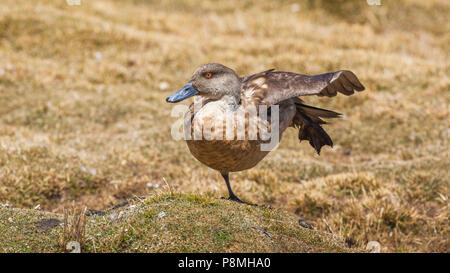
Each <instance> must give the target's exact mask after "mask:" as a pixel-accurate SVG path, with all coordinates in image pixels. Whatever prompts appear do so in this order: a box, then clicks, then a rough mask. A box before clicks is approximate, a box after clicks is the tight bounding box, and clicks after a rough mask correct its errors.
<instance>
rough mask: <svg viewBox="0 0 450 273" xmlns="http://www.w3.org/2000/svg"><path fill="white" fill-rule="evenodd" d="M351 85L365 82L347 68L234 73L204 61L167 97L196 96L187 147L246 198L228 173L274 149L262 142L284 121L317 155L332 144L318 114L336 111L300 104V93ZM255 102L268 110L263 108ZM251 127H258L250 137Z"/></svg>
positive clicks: (187, 123) (347, 90) (347, 91)
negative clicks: (312, 72) (322, 71)
mask: <svg viewBox="0 0 450 273" xmlns="http://www.w3.org/2000/svg"><path fill="white" fill-rule="evenodd" d="M355 90H356V91H363V90H364V86H363V85H362V84H361V82H360V81H359V80H358V78H357V77H356V75H355V74H354V73H353V72H351V71H348V70H339V71H336V72H330V73H325V74H320V75H314V76H309V75H303V74H297V73H293V72H283V71H275V70H274V69H271V70H267V71H263V72H260V73H257V74H253V75H250V76H244V77H239V76H238V75H237V74H236V73H235V72H234V71H233V70H232V69H230V68H228V67H226V66H224V65H222V64H218V63H209V64H205V65H202V66H200V67H199V68H197V70H195V72H194V74H193V75H192V77H191V79H190V81H189V82H188V83H187V84H186V85H185V86H184V87H183V88H181V89H180V90H179V91H178V92H176V93H174V94H173V95H171V96H169V97H167V99H166V101H167V102H169V103H176V102H180V101H182V100H185V99H187V98H189V97H192V96H199V97H201V99H200V100H198V99H197V100H195V101H194V103H192V104H191V105H190V107H189V110H187V111H186V115H185V118H184V129H185V134H186V135H185V136H186V138H185V139H186V142H187V145H188V148H189V150H190V152H191V154H192V155H193V156H194V157H195V158H196V159H198V160H199V161H200V162H202V163H203V164H205V165H207V166H209V167H210V168H212V169H214V170H217V171H219V172H220V173H221V175H222V177H223V178H224V180H225V183H226V185H227V189H228V193H229V198H228V199H229V200H232V201H236V202H239V203H246V204H248V203H247V202H244V201H242V200H240V199H239V198H238V197H237V196H236V195H235V194H234V193H233V191H232V189H231V185H230V181H229V173H230V172H237V171H242V170H246V169H250V168H252V167H254V166H255V165H256V164H257V163H258V162H260V161H261V160H262V159H263V158H264V157H265V156H266V155H267V154H268V153H269V152H270V150H271V149H273V148H269V149H267V147H266V148H263V146H264V145H268V144H269V143H270V142H271V141H272V140H273V139H275V140H276V143H275V144H277V143H278V142H279V140H281V136H282V134H283V132H284V131H285V130H286V129H287V128H288V127H293V128H296V129H298V132H299V133H298V138H299V140H300V141H302V140H308V141H309V143H310V144H311V146H312V147H313V148H314V149H315V150H316V151H317V153H318V154H319V155H320V150H321V148H322V146H324V145H329V146H331V147H332V146H333V142H332V140H331V138H330V136H329V135H328V134H327V133H326V132H325V130H324V129H323V128H322V126H321V125H322V124H325V123H326V122H325V121H324V120H323V118H337V117H339V116H340V114H339V113H337V112H334V111H330V110H326V109H321V108H316V107H312V106H309V105H305V104H304V103H303V101H302V100H301V99H300V98H299V97H300V96H311V95H317V96H327V97H333V96H336V94H337V93H342V94H344V95H347V96H349V95H352V94H353V93H354V91H355ZM256 108H260V109H263V110H267V111H266V112H265V114H264V113H263V112H264V111H258V110H256V111H255V110H254V109H256ZM275 114H276V115H275ZM275 116H277V117H276V118H274V117H275ZM229 121H231V122H229ZM251 124H256V127H252V126H251ZM263 127H267V128H266V129H267V130H266V132H269V131H270V132H271V135H270V139H268V138H267V134H266V135H264V134H263V133H261V130H262V129H263ZM251 128H257V129H256V135H255V134H253V137H251V135H252V134H251V132H250V130H251ZM230 129H231V130H230ZM186 132H188V133H186ZM229 132H231V133H229ZM272 133H274V134H272ZM263 136H266V137H265V138H263Z"/></svg>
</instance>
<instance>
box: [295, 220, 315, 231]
mask: <svg viewBox="0 0 450 273" xmlns="http://www.w3.org/2000/svg"><path fill="white" fill-rule="evenodd" d="M298 224H299V225H300V226H301V227H304V228H307V229H314V228H313V226H311V224H310V223H308V222H307V221H306V220H305V219H303V218H300V219H298Z"/></svg>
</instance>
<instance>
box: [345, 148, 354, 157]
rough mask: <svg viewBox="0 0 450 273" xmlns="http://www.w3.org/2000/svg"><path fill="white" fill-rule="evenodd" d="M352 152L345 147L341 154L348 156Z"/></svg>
mask: <svg viewBox="0 0 450 273" xmlns="http://www.w3.org/2000/svg"><path fill="white" fill-rule="evenodd" d="M351 153H352V151H350V150H349V149H345V150H344V152H343V154H344V155H347V156H349V155H350V154H351Z"/></svg>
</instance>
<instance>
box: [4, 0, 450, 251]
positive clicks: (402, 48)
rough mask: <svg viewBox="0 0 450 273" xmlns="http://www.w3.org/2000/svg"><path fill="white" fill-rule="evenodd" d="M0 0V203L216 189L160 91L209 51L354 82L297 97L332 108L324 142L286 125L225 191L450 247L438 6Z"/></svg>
mask: <svg viewBox="0 0 450 273" xmlns="http://www.w3.org/2000/svg"><path fill="white" fill-rule="evenodd" d="M4 2H5V3H2V6H1V8H0V56H1V57H0V58H1V62H0V202H2V203H5V202H9V203H10V204H12V205H13V206H16V207H24V208H30V207H34V206H36V205H37V204H40V205H41V207H42V208H44V209H46V210H50V211H55V212H62V210H63V208H64V207H65V206H67V205H70V204H72V202H73V201H75V202H76V204H77V205H86V206H88V207H89V208H91V209H104V208H106V207H108V206H110V205H112V204H116V203H118V202H121V201H122V200H124V199H126V198H129V197H133V196H135V195H138V196H139V195H147V194H150V193H152V192H153V191H154V190H155V187H154V186H150V184H148V183H152V185H155V184H159V186H160V187H162V186H163V185H164V184H165V183H164V182H163V179H164V178H165V179H166V180H167V182H168V183H169V184H170V185H171V186H172V187H173V188H174V189H175V190H177V191H183V192H195V193H208V194H212V195H214V196H221V195H225V194H226V188H225V185H224V183H223V181H222V179H221V178H220V176H219V175H218V174H217V173H216V172H213V171H211V170H209V169H208V168H207V167H205V166H202V165H201V164H200V163H199V162H197V161H196V160H195V159H194V158H193V157H192V156H191V155H190V154H189V152H188V150H187V148H186V146H185V144H184V143H183V142H176V141H174V140H172V138H171V136H170V125H171V123H172V122H173V121H174V118H172V117H171V116H170V111H171V106H169V105H167V104H166V103H165V101H164V98H165V97H166V96H167V95H168V94H169V93H172V92H173V91H174V90H176V89H178V88H179V87H181V86H182V85H183V84H184V83H185V82H186V80H187V79H188V78H189V76H190V74H191V73H192V71H193V70H194V69H195V68H196V67H197V66H198V65H200V64H203V63H207V62H212V61H214V62H220V63H223V64H225V65H227V66H230V67H233V68H234V69H236V71H237V72H238V73H240V74H250V73H254V72H258V71H261V70H262V69H268V68H272V67H275V68H277V69H280V70H287V71H297V72H302V73H309V74H314V73H322V72H326V71H330V70H337V69H350V70H352V71H355V73H356V74H357V75H358V76H359V77H360V79H361V81H362V82H363V83H364V84H365V86H366V88H367V91H365V92H363V93H361V94H358V95H355V96H352V97H344V96H338V97H335V98H332V99H327V98H306V99H307V102H308V103H310V104H312V105H316V106H319V107H325V108H329V109H332V110H336V111H338V112H342V113H344V114H345V118H344V119H343V120H339V121H335V122H333V124H331V125H329V126H327V131H328V132H329V134H330V135H331V136H332V138H333V140H334V142H335V147H334V149H329V148H326V149H324V150H323V152H322V155H321V156H320V157H319V156H317V155H315V154H314V151H313V149H312V148H311V147H309V145H308V144H307V143H302V144H299V143H298V140H297V137H296V132H295V131H294V130H292V131H288V132H287V134H285V136H284V138H283V141H282V144H281V145H280V146H279V148H278V149H277V150H276V151H275V152H273V153H271V154H270V155H269V156H268V157H267V158H266V159H265V160H264V161H263V162H261V163H260V164H259V165H258V166H257V167H256V168H254V169H252V170H249V171H246V172H242V173H236V174H232V175H231V179H232V184H233V187H234V190H235V192H236V193H237V194H238V195H239V196H240V197H242V198H244V199H246V200H248V201H250V202H254V203H259V204H267V205H271V206H274V207H277V208H286V209H289V211H290V212H291V213H292V214H298V215H301V216H302V217H305V218H306V219H308V220H309V221H310V222H311V223H312V224H313V225H314V226H315V227H317V228H318V229H320V230H324V231H331V232H333V233H336V234H340V235H342V236H344V237H345V238H347V241H348V243H349V244H350V245H351V244H356V245H365V244H366V243H367V241H370V240H377V241H379V242H380V243H381V246H382V251H407V252H410V251H426V252H430V251H444V252H448V251H449V241H448V238H449V226H448V217H449V208H448V197H449V180H450V179H449V172H448V170H449V169H450V161H449V145H448V140H449V132H450V124H449V120H448V116H449V103H450V92H448V90H449V83H450V81H449V78H448V75H449V72H450V69H449V55H448V52H450V48H449V45H450V42H449V41H450V39H449V38H450V36H449V33H450V26H449V24H448V19H447V16H448V14H449V11H450V7H449V4H448V1H444V0H436V1H418V0H409V1H387V0H381V2H382V4H383V5H382V6H373V7H370V6H367V5H366V4H365V1H337V0H336V1H316V2H312V1H306V2H301V3H300V4H298V6H293V4H294V3H295V2H294V1H257V2H253V1H221V2H217V1H211V2H209V1H208V2H200V1H195V0H192V1H187V0H186V1H163V2H162V3H159V2H154V1H144V0H128V1H125V0H124V1H112V0H97V1H83V0H82V5H81V6H79V7H71V6H68V5H67V4H66V3H65V1H50V0H39V1H13V0H6V1H4ZM295 7H298V11H295V10H296V8H295ZM100 54H101V58H100ZM96 56H97V57H98V58H96ZM164 82H165V83H167V85H168V87H167V88H163V87H164V84H161V83H164Z"/></svg>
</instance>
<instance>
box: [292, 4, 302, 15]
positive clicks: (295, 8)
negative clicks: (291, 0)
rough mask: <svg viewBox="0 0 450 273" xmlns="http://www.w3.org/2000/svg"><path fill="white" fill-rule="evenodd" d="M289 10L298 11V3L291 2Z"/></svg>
mask: <svg viewBox="0 0 450 273" xmlns="http://www.w3.org/2000/svg"><path fill="white" fill-rule="evenodd" d="M291 11H292V12H294V13H295V12H299V11H300V5H299V4H297V3H295V4H292V5H291Z"/></svg>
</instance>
